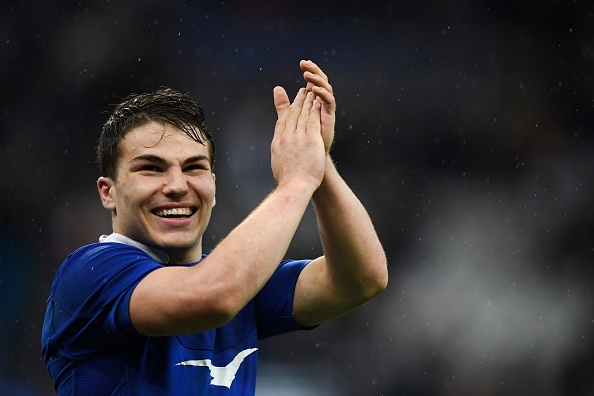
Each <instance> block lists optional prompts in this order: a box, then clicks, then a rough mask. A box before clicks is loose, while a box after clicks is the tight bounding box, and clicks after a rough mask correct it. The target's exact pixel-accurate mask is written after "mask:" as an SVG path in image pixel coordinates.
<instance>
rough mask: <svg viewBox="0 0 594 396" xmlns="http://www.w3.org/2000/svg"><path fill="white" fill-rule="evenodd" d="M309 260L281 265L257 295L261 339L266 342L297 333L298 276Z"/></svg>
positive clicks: (287, 262) (288, 261)
mask: <svg viewBox="0 0 594 396" xmlns="http://www.w3.org/2000/svg"><path fill="white" fill-rule="evenodd" d="M309 262H310V260H284V261H282V262H281V263H280V264H279V266H278V268H277V269H276V271H275V272H274V274H273V275H272V277H271V278H270V279H269V280H268V282H267V283H266V285H265V286H264V287H263V288H262V290H260V292H259V293H258V294H257V295H256V298H255V303H256V318H257V319H256V320H257V323H258V338H259V339H264V338H268V337H273V336H276V335H279V334H283V333H288V332H291V331H297V330H307V329H311V328H314V327H317V326H314V327H311V328H304V327H302V326H300V325H299V324H298V323H297V321H296V320H295V317H294V316H293V300H294V297H295V287H296V285H297V278H299V274H301V271H302V270H303V268H305V266H306V265H307V264H309Z"/></svg>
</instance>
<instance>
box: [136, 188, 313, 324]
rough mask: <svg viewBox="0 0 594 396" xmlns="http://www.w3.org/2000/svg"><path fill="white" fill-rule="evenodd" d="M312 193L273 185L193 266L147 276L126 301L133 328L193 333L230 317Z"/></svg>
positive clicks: (273, 262) (270, 265)
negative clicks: (128, 301)
mask: <svg viewBox="0 0 594 396" xmlns="http://www.w3.org/2000/svg"><path fill="white" fill-rule="evenodd" d="M311 194H312V188H311V187H310V186H304V185H302V184H299V183H293V184H289V185H284V186H282V187H277V188H276V189H275V190H274V191H273V192H272V193H270V194H269V195H268V197H266V199H264V201H262V203H261V204H260V205H259V206H258V207H257V208H256V209H254V211H253V212H252V213H251V214H250V215H249V216H248V217H247V218H246V219H245V220H244V221H243V222H242V223H240V224H239V225H238V226H237V227H236V228H235V229H234V230H233V231H232V232H231V233H229V235H228V236H227V237H226V238H224V239H223V240H222V241H221V243H220V244H219V245H218V246H216V247H215V248H214V249H213V251H212V252H211V253H210V254H209V255H208V257H206V258H205V259H204V260H203V261H202V262H200V263H199V264H198V265H196V266H193V267H179V266H177V267H176V266H173V267H166V268H162V269H160V270H157V271H154V272H153V273H151V274H149V275H148V276H147V277H146V278H145V279H144V280H143V281H142V282H141V283H140V284H139V285H138V286H137V287H136V289H135V291H134V294H133V296H132V299H131V303H130V312H131V317H132V318H133V323H134V326H135V327H136V329H137V330H138V331H140V332H141V333H143V334H146V335H171V334H184V333H195V332H202V331H206V330H210V329H213V328H216V327H219V326H222V325H223V324H225V323H226V322H227V321H228V320H230V319H231V318H233V317H234V316H235V315H236V313H237V312H239V310H241V309H242V308H243V307H244V306H245V305H246V304H247V303H248V302H249V301H250V300H251V299H252V298H253V297H254V295H255V294H256V293H257V292H258V291H259V290H260V289H261V288H262V287H263V285H264V284H265V283H266V282H267V281H268V279H269V278H270V276H271V275H272V274H273V272H274V271H275V269H276V268H277V266H278V263H279V262H280V261H281V260H282V258H283V257H284V255H285V253H286V250H287V248H288V246H289V243H290V241H291V239H292V238H293V235H294V233H295V231H296V229H297V227H298V225H299V222H300V220H301V217H302V215H303V213H304V212H305V210H306V208H307V205H308V203H309V200H310V197H311ZM155 290H157V291H158V292H155Z"/></svg>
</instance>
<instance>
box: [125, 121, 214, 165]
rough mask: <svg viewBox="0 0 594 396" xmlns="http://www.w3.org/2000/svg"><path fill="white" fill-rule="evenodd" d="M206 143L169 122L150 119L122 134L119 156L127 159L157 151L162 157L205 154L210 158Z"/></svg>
mask: <svg viewBox="0 0 594 396" xmlns="http://www.w3.org/2000/svg"><path fill="white" fill-rule="evenodd" d="M208 144H209V143H208V142H206V144H205V145H203V144H200V143H198V142H197V141H195V140H193V139H191V138H190V137H189V136H188V135H186V134H185V133H184V132H183V131H181V130H179V129H177V128H176V127H174V126H173V125H171V124H168V123H158V122H155V121H151V122H149V123H147V124H143V125H141V126H138V127H136V128H133V129H132V130H130V131H129V132H128V133H127V134H126V136H124V138H123V139H122V141H121V158H122V159H123V160H124V159H128V160H129V159H130V158H134V157H135V156H138V155H144V154H148V153H158V154H159V155H160V156H162V157H178V156H182V157H191V156H196V155H205V156H207V157H208V158H209V159H210V152H209V149H208Z"/></svg>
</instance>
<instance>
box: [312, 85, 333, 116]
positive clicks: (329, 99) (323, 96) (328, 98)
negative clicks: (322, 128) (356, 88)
mask: <svg viewBox="0 0 594 396" xmlns="http://www.w3.org/2000/svg"><path fill="white" fill-rule="evenodd" d="M311 91H312V92H313V93H314V94H315V95H316V96H317V97H318V98H320V100H321V101H322V104H323V105H324V110H325V111H327V112H329V113H332V112H334V111H335V110H336V98H335V97H334V95H333V94H332V92H331V91H328V90H327V89H326V88H323V87H319V86H313V87H312V89H311Z"/></svg>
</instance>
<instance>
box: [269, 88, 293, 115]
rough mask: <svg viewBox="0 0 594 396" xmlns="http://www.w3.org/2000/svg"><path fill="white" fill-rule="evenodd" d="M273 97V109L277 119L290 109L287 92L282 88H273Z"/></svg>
mask: <svg viewBox="0 0 594 396" xmlns="http://www.w3.org/2000/svg"><path fill="white" fill-rule="evenodd" d="M272 94H273V97H274V107H275V108H276V115H277V116H278V118H280V116H281V115H282V114H283V113H284V112H285V111H287V109H288V108H289V107H291V102H290V101H289V96H288V95H287V91H285V89H284V88H283V87H278V86H277V87H274V89H273V91H272Z"/></svg>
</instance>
